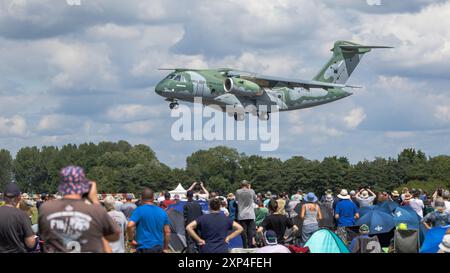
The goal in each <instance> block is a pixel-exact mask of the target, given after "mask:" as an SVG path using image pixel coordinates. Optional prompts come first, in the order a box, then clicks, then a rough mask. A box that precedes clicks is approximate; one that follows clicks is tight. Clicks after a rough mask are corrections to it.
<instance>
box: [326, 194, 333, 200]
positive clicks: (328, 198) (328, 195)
mask: <svg viewBox="0 0 450 273" xmlns="http://www.w3.org/2000/svg"><path fill="white" fill-rule="evenodd" d="M325 201H328V202H331V201H333V195H331V194H327V195H326V196H325Z"/></svg>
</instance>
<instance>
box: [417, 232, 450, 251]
mask: <svg viewBox="0 0 450 273" xmlns="http://www.w3.org/2000/svg"><path fill="white" fill-rule="evenodd" d="M449 228H450V226H446V227H435V228H432V229H429V230H428V231H427V233H426V234H425V241H424V242H423V244H422V247H421V248H420V253H437V252H438V251H439V244H440V243H441V242H442V238H444V235H445V232H446V231H447V229H449Z"/></svg>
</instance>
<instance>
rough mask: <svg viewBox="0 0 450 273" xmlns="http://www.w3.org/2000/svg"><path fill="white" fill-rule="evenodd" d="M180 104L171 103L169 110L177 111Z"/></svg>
mask: <svg viewBox="0 0 450 273" xmlns="http://www.w3.org/2000/svg"><path fill="white" fill-rule="evenodd" d="M178 106H179V105H178V102H171V103H170V104H169V108H170V110H172V109H177V108H178Z"/></svg>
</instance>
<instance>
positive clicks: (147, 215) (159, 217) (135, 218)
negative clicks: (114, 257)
mask: <svg viewBox="0 0 450 273" xmlns="http://www.w3.org/2000/svg"><path fill="white" fill-rule="evenodd" d="M154 199H155V193H154V192H153V191H152V190H151V189H149V188H144V190H143V192H142V195H141V206H139V207H137V208H136V209H135V210H134V211H133V214H131V217H130V220H129V221H128V225H127V235H128V241H129V243H131V244H132V245H135V246H137V252H139V253H161V252H168V251H169V240H170V226H169V217H168V216H167V213H166V212H165V211H164V210H163V209H162V208H160V207H158V206H156V205H155V204H154ZM133 238H135V240H133Z"/></svg>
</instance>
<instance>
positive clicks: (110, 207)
mask: <svg viewBox="0 0 450 273" xmlns="http://www.w3.org/2000/svg"><path fill="white" fill-rule="evenodd" d="M104 205H105V208H106V211H107V212H108V215H109V216H110V217H111V219H113V221H114V222H115V223H116V224H117V226H118V227H119V229H120V237H119V240H117V241H116V242H110V243H109V246H110V247H111V250H112V252H113V253H125V231H126V229H127V223H128V222H127V218H126V217H125V215H124V214H123V212H121V211H117V210H116V207H115V200H114V198H113V197H112V196H108V197H106V198H105V200H104Z"/></svg>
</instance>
